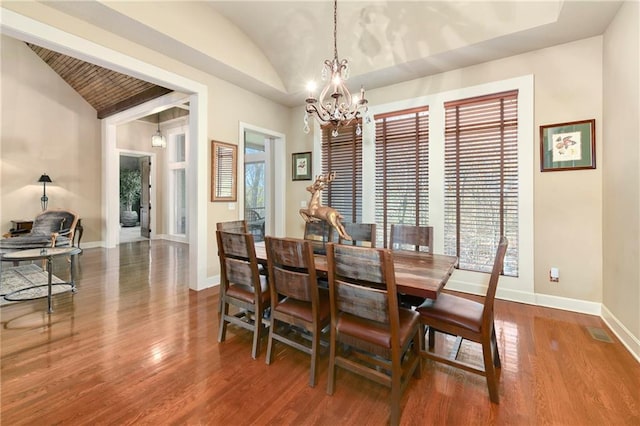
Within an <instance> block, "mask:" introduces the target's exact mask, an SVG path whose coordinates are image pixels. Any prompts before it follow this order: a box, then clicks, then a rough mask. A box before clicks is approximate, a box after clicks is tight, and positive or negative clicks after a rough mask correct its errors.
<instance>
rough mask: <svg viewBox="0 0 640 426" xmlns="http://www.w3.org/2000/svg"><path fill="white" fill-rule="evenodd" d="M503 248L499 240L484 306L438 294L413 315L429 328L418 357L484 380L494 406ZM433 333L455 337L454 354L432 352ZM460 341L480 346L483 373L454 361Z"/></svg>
mask: <svg viewBox="0 0 640 426" xmlns="http://www.w3.org/2000/svg"><path fill="white" fill-rule="evenodd" d="M507 246H508V240H507V238H506V237H504V236H503V237H502V238H500V244H499V245H498V249H497V251H496V257H495V260H494V262H493V270H492V271H491V277H490V278H489V285H488V286H487V292H486V294H485V297H484V303H479V302H475V301H472V300H469V299H465V298H463V297H459V296H455V295H452V294H447V293H441V294H440V295H439V296H438V298H437V299H436V300H435V301H434V302H433V303H432V304H429V305H425V306H421V307H419V308H418V309H417V312H418V313H419V314H420V323H421V324H423V325H424V326H427V327H429V332H428V336H429V341H428V348H427V347H424V348H421V355H422V356H423V357H426V358H429V359H433V360H435V361H438V362H442V363H444V364H448V365H452V366H454V367H458V368H461V369H463V370H465V371H469V372H472V373H476V374H480V375H482V376H485V377H486V379H487V385H488V387H489V398H490V399H491V401H492V402H495V403H496V404H497V403H498V402H499V392H498V375H497V371H496V368H500V353H499V351H498V343H497V341H496V330H495V324H494V319H493V313H494V310H493V302H494V299H495V295H496V288H497V286H498V279H499V277H500V273H501V272H502V266H503V263H504V256H505V253H506V251H507ZM436 332H441V333H445V334H449V335H453V336H457V339H456V343H455V346H454V349H455V350H454V351H452V353H451V354H450V355H449V356H442V355H439V354H437V353H436V352H435V349H434V348H435V334H436ZM463 339H466V340H470V341H472V342H476V343H480V344H481V345H482V358H483V363H484V368H483V369H480V368H478V367H477V366H474V365H471V364H469V363H466V362H463V361H460V360H457V355H458V351H459V350H460V344H461V343H462V340H463Z"/></svg>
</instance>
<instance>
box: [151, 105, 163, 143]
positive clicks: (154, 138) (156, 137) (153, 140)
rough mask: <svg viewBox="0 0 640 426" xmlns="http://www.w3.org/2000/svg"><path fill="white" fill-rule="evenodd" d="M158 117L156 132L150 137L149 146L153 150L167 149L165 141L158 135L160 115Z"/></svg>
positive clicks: (160, 134)
mask: <svg viewBox="0 0 640 426" xmlns="http://www.w3.org/2000/svg"><path fill="white" fill-rule="evenodd" d="M157 116H158V120H157V121H158V131H157V132H156V133H155V134H154V135H153V136H151V146H152V147H154V148H166V147H167V139H165V137H164V136H163V135H162V133H160V113H158V114H157Z"/></svg>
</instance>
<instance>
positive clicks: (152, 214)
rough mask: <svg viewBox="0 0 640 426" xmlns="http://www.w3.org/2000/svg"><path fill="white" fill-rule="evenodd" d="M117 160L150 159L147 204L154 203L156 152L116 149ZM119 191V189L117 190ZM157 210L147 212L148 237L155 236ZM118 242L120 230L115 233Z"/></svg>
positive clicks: (153, 204)
mask: <svg viewBox="0 0 640 426" xmlns="http://www.w3.org/2000/svg"><path fill="white" fill-rule="evenodd" d="M117 151H118V161H120V157H122V156H124V157H134V158H137V159H140V158H142V157H149V161H151V167H150V169H149V185H151V190H150V191H149V205H150V206H151V207H153V206H155V205H156V200H157V198H156V196H157V194H156V182H157V176H156V173H157V170H156V153H155V152H152V151H133V150H130V149H118V150H117ZM118 192H119V191H118ZM157 212H158V209H154V208H151V210H150V212H149V223H151V231H150V235H149V239H150V240H151V239H154V238H156V233H155V231H154V230H153V228H155V227H156V224H157V223H158V217H157V216H156V213H157ZM118 231H120V228H118ZM117 244H120V232H118V235H117V242H116V245H117Z"/></svg>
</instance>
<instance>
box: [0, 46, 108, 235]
mask: <svg viewBox="0 0 640 426" xmlns="http://www.w3.org/2000/svg"><path fill="white" fill-rule="evenodd" d="M0 43H1V49H0V51H1V54H2V57H1V59H2V61H1V63H2V68H1V71H2V72H1V74H0V79H1V80H0V83H1V86H2V93H1V102H2V103H1V105H2V108H1V110H2V112H1V119H2V125H1V129H2V131H1V132H0V133H1V135H0V164H1V169H2V170H1V174H0V176H1V186H0V188H1V194H0V195H1V196H0V229H2V231H3V232H5V231H6V230H8V229H9V228H10V226H11V223H10V220H12V219H33V218H34V217H35V216H36V215H37V214H38V213H40V211H41V207H40V197H41V196H42V184H38V183H37V180H38V178H39V177H40V175H41V174H42V173H47V174H48V175H49V177H51V180H52V181H53V183H51V184H48V185H47V196H48V197H49V205H48V208H64V209H71V210H74V211H76V212H77V213H78V214H79V215H80V217H81V218H82V225H83V227H84V234H83V237H82V247H86V243H90V242H95V241H100V240H101V235H100V229H101V227H102V220H103V218H102V217H101V214H100V196H101V188H100V174H101V168H102V165H101V161H100V122H99V120H98V119H97V118H96V111H95V110H94V109H93V108H92V107H91V106H90V105H89V104H88V103H87V102H86V101H85V100H84V99H83V98H82V97H81V96H80V95H79V94H78V93H77V92H76V91H75V90H73V89H72V88H71V86H69V85H68V84H67V83H66V82H65V81H64V80H62V78H60V76H59V75H58V74H56V73H55V72H54V71H53V70H52V69H51V68H49V66H48V65H47V64H46V63H45V62H44V61H43V60H42V59H40V58H39V57H38V56H37V55H36V54H35V52H33V51H32V50H31V49H30V48H29V47H28V46H27V45H26V44H25V43H23V42H21V41H18V40H15V39H13V38H10V37H6V36H2V38H1V39H0Z"/></svg>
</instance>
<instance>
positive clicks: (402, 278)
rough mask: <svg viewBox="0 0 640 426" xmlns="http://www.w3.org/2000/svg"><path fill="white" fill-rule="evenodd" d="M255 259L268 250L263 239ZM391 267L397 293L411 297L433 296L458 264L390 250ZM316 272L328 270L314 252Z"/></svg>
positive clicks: (439, 257)
mask: <svg viewBox="0 0 640 426" xmlns="http://www.w3.org/2000/svg"><path fill="white" fill-rule="evenodd" d="M255 247H256V257H257V259H258V262H260V263H263V264H266V262H267V250H266V247H265V244H264V242H258V243H256V244H255ZM392 253H393V266H394V270H395V274H396V287H397V289H398V292H400V293H403V294H409V295H412V296H418V297H424V298H429V299H436V298H437V297H438V294H439V293H440V290H442V288H443V287H444V285H445V284H446V283H447V281H448V280H449V277H450V276H451V274H452V273H453V270H454V269H455V267H456V266H457V265H458V258H457V257H456V256H447V255H444V254H429V253H424V252H416V251H407V250H392ZM314 258H315V267H316V271H317V272H318V273H320V274H326V273H327V270H328V268H327V257H326V256H325V255H323V254H315V255H314Z"/></svg>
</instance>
